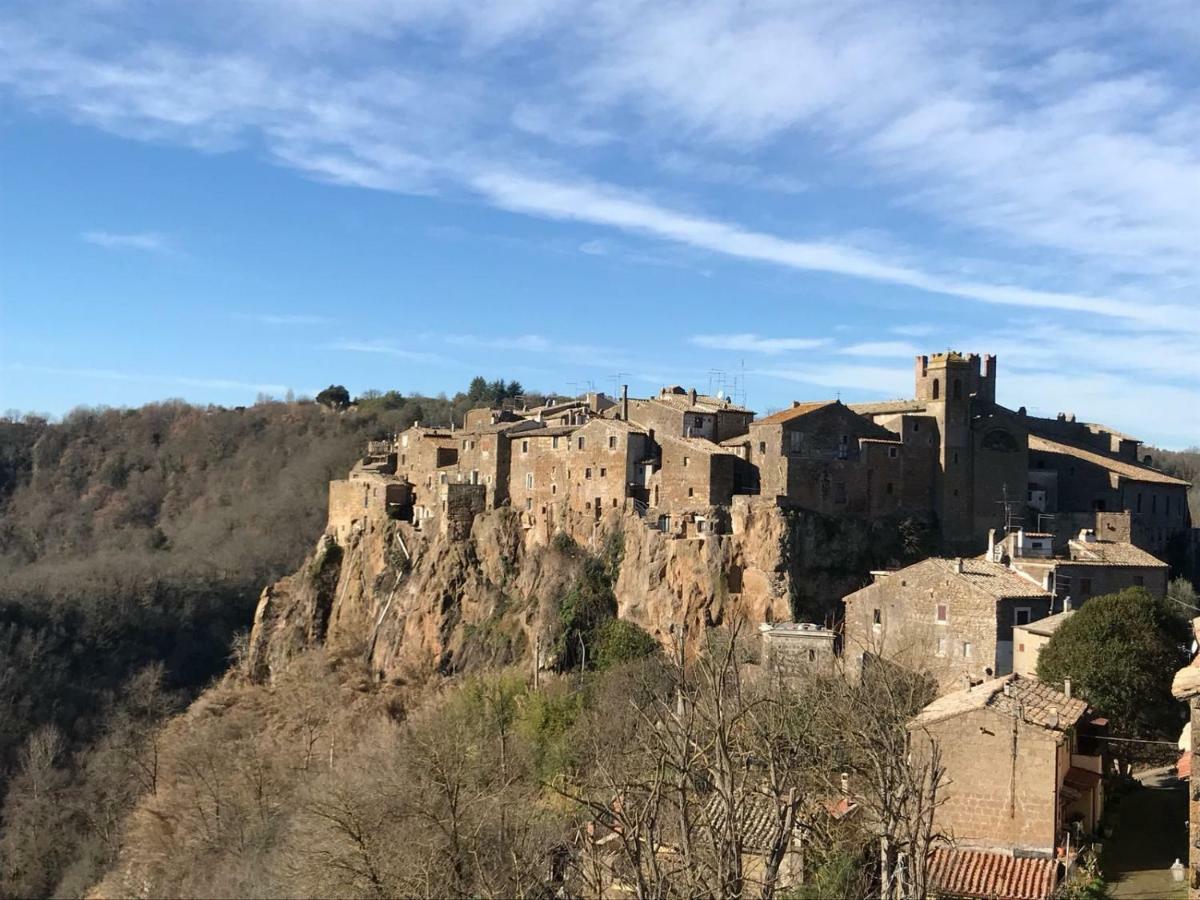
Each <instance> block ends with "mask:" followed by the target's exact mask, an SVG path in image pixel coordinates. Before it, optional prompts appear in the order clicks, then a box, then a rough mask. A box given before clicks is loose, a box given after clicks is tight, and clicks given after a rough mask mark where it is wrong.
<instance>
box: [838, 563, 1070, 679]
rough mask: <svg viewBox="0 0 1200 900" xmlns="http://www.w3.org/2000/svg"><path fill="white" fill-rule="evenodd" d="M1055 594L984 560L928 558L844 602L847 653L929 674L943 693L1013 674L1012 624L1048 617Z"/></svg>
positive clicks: (856, 660)
mask: <svg viewBox="0 0 1200 900" xmlns="http://www.w3.org/2000/svg"><path fill="white" fill-rule="evenodd" d="M1051 599H1052V595H1051V594H1050V593H1049V592H1048V591H1045V590H1043V589H1042V588H1040V587H1039V586H1038V585H1036V584H1034V583H1033V582H1030V581H1028V580H1027V579H1025V578H1023V577H1021V576H1020V575H1018V574H1016V573H1014V572H1011V571H1010V570H1008V569H1007V568H1006V567H1004V566H1002V565H1000V564H998V563H993V562H990V561H987V560H981V559H927V560H924V561H923V562H919V563H917V564H916V565H912V566H909V567H907V568H905V569H900V570H899V571H895V572H879V573H876V574H875V582H874V583H873V584H871V585H869V586H867V587H865V588H863V589H862V590H860V591H856V592H854V593H853V594H850V595H849V596H847V597H846V598H845V605H846V618H845V637H844V645H843V647H844V649H843V653H844V655H845V657H846V659H847V666H848V667H849V668H851V669H852V670H854V669H857V668H860V667H861V666H862V665H863V664H864V662H865V661H866V660H867V659H869V658H882V659H886V660H888V661H889V662H892V663H895V664H897V665H900V666H903V667H905V668H908V669H912V670H913V671H920V672H926V673H928V674H929V675H930V676H932V677H933V678H934V679H935V680H936V681H937V684H938V688H939V692H941V693H944V692H946V691H952V690H956V689H958V688H959V687H961V686H962V685H963V683H964V681H976V682H977V681H981V680H985V679H988V678H993V677H995V676H996V675H1003V674H1006V673H1008V672H1010V671H1012V641H1013V636H1012V634H1013V632H1012V629H1013V625H1014V624H1019V623H1020V622H1021V621H1024V622H1029V621H1033V620H1036V619H1041V618H1044V617H1045V616H1047V615H1048V614H1049V613H1050V603H1051Z"/></svg>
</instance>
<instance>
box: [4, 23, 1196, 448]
mask: <svg viewBox="0 0 1200 900" xmlns="http://www.w3.org/2000/svg"><path fill="white" fill-rule="evenodd" d="M1198 60H1200V17H1198V16H1196V15H1195V7H1194V6H1193V5H1192V4H1191V3H1190V2H1173V0H1146V2H1142V3H1139V4H1136V5H1133V4H1121V5H1113V6H1107V5H1104V4H1099V3H1061V4H1054V5H1053V6H1052V7H1050V8H1049V9H1047V8H1046V5H1045V4H1031V3H1030V4H1025V3H1003V4H1001V3H997V4H991V5H986V4H962V3H947V4H944V5H943V4H939V3H937V2H932V0H929V2H920V3H911V4H910V3H906V2H903V0H898V2H888V3H879V4H875V3H853V2H844V3H832V4H831V3H797V2H791V3H775V2H771V0H759V2H755V3H747V4H738V3H733V2H704V0H698V2H694V3H673V2H666V0H656V2H640V0H608V2H598V3H597V2H585V0H563V2H549V0H510V2H505V3H500V4H478V3H466V2H456V0H438V2H433V0H428V2H426V0H338V2H336V3H333V2H325V0H236V2H235V0H207V2H205V3H178V4H171V3H163V2H154V3H151V2H139V0H62V2H58V3H54V4H47V3H44V2H25V0H6V2H4V3H3V4H0V127H2V128H3V135H2V141H3V143H2V144H0V213H2V214H0V303H2V304H3V306H2V308H0V409H3V408H19V409H25V410H29V409H34V410H44V411H48V412H51V413H56V414H58V413H62V412H64V411H66V410H67V409H69V408H71V407H72V406H75V405H78V404H110V405H122V404H137V403H142V402H145V401H148V400H153V399H161V398H164V397H184V398H187V399H189V400H194V401H200V402H215V403H222V404H227V405H230V404H238V403H246V402H250V401H252V400H253V399H254V397H255V396H256V395H257V394H258V393H260V392H266V393H272V394H276V395H281V394H283V393H284V392H285V391H286V390H288V389H292V390H294V391H296V392H297V393H310V392H313V391H315V390H317V389H320V388H321V387H323V386H325V385H327V384H329V383H330V382H339V383H344V384H346V385H347V386H348V387H349V388H350V389H351V391H353V392H358V391H361V390H364V389H367V388H380V389H388V388H395V389H399V390H401V391H405V392H408V391H413V392H417V391H420V392H432V393H436V392H438V391H441V390H445V391H448V392H453V391H454V390H456V389H460V388H462V387H463V386H465V384H466V382H467V381H468V380H469V378H470V377H471V376H472V375H474V374H477V373H478V374H483V375H485V376H487V377H489V378H493V377H505V378H517V379H520V380H521V381H522V383H524V384H525V385H526V386H527V387H531V388H541V389H557V390H562V391H567V390H572V391H573V390H584V389H587V387H588V386H594V387H595V388H597V389H600V390H611V389H612V388H613V385H614V384H616V383H617V381H618V380H623V381H628V382H629V384H630V388H631V391H632V392H633V393H635V394H644V393H648V392H650V391H653V390H655V389H657V387H658V386H660V385H662V384H668V383H684V384H688V383H694V384H696V385H697V386H699V387H700V388H701V389H706V388H708V387H709V386H710V385H715V384H720V383H722V382H724V383H726V384H727V385H729V386H732V383H733V379H734V377H735V376H737V377H738V378H739V383H738V387H739V388H744V390H745V393H746V397H747V400H748V402H749V404H750V405H751V406H752V407H754V408H756V409H758V410H760V411H769V410H771V409H774V408H778V407H781V406H783V405H785V404H787V403H788V402H789V401H790V400H792V399H823V398H827V397H832V396H835V395H837V394H838V393H840V396H841V397H842V399H844V400H847V401H851V400H858V399H870V398H880V397H901V396H907V395H909V394H910V392H911V386H912V358H913V355H914V354H915V353H917V352H923V351H936V350H941V349H945V348H947V347H955V348H958V349H962V350H970V351H975V352H981V353H982V352H992V353H996V354H998V356H999V369H1000V382H999V395H1000V399H1001V401H1002V402H1006V403H1008V404H1009V405H1012V406H1018V405H1025V406H1027V407H1028V408H1029V409H1030V410H1031V411H1033V412H1037V413H1040V414H1045V415H1053V414H1054V413H1056V412H1058V411H1060V410H1062V411H1072V412H1075V413H1076V414H1077V415H1078V416H1079V417H1080V418H1082V419H1087V420H1093V421H1102V422H1107V423H1109V424H1111V425H1114V426H1116V427H1118V428H1121V429H1122V430H1125V431H1129V432H1132V433H1136V434H1139V435H1141V436H1143V437H1145V438H1147V439H1150V440H1154V441H1157V442H1159V443H1161V444H1163V445H1166V446H1172V447H1178V446H1184V445H1188V444H1195V443H1200V412H1197V411H1198V410H1200V301H1198V299H1197V282H1198V279H1200V274H1198V273H1200V92H1198V90H1197V88H1198V83H1200V62H1198ZM714 372H719V373H724V374H723V375H721V374H714Z"/></svg>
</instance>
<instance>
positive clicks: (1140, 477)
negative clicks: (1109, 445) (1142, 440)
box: [1029, 434, 1191, 487]
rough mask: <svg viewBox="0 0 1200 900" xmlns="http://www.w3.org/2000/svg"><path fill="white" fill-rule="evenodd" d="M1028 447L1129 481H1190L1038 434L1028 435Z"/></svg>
mask: <svg viewBox="0 0 1200 900" xmlns="http://www.w3.org/2000/svg"><path fill="white" fill-rule="evenodd" d="M1029 449H1030V450H1040V451H1041V452H1043V453H1057V454H1060V455H1062V456H1072V457H1074V458H1075V459H1078V460H1080V461H1081V462H1086V463H1091V464H1092V465H1094V466H1099V467H1100V468H1102V469H1107V470H1108V471H1109V472H1111V473H1113V474H1114V475H1118V476H1120V477H1121V478H1127V479H1129V480H1130V481H1150V482H1154V483H1155V484H1178V485H1183V486H1184V487H1188V486H1190V484H1191V482H1189V481H1184V480H1183V479H1182V478H1175V477H1174V476H1172V475H1168V474H1167V473H1166V472H1160V471H1159V470H1158V469H1152V468H1150V467H1149V466H1143V465H1139V464H1138V463H1132V462H1129V461H1128V460H1124V459H1113V458H1112V457H1111V456H1105V455H1104V454H1103V453H1097V452H1096V451H1095V450H1088V449H1086V448H1084V447H1076V446H1075V445H1074V444H1064V443H1062V442H1061V441H1052V440H1050V439H1049V438H1045V437H1041V436H1040V435H1035V434H1031V435H1029Z"/></svg>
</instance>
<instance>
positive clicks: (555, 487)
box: [550, 484, 558, 494]
mask: <svg viewBox="0 0 1200 900" xmlns="http://www.w3.org/2000/svg"><path fill="white" fill-rule="evenodd" d="M550 493H551V494H557V493H558V485H557V484H552V485H550Z"/></svg>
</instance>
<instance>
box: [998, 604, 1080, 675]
mask: <svg viewBox="0 0 1200 900" xmlns="http://www.w3.org/2000/svg"><path fill="white" fill-rule="evenodd" d="M1074 614H1075V611H1074V610H1072V609H1067V610H1064V611H1063V612H1060V613H1055V614H1054V615H1052V616H1046V618H1044V619H1038V620H1037V621H1036V622H1027V623H1026V624H1024V625H1014V626H1013V673H1014V674H1016V675H1022V676H1025V677H1027V678H1036V677H1037V664H1038V657H1040V656H1041V653H1042V648H1043V647H1045V646H1046V645H1047V644H1048V643H1050V638H1052V637H1054V632H1056V631H1058V629H1059V626H1061V625H1062V624H1063V623H1064V622H1066V621H1067V619H1069V618H1070V617H1071V616H1072V615H1074Z"/></svg>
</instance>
